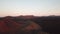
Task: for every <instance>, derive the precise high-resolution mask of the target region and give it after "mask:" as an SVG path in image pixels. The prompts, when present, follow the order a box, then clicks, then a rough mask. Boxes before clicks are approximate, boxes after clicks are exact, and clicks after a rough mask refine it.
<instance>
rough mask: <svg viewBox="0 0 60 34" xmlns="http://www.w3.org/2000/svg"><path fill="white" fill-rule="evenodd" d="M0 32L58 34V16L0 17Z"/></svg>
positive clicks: (8, 33) (6, 33)
mask: <svg viewBox="0 0 60 34" xmlns="http://www.w3.org/2000/svg"><path fill="white" fill-rule="evenodd" d="M0 34H60V16H42V17H39V16H38V17H37V16H18V17H17V16H16V17H12V16H6V17H0Z"/></svg>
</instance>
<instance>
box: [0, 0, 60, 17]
mask: <svg viewBox="0 0 60 34" xmlns="http://www.w3.org/2000/svg"><path fill="white" fill-rule="evenodd" d="M9 15H10V16H19V15H35V16H47V15H60V0H0V16H9Z"/></svg>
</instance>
